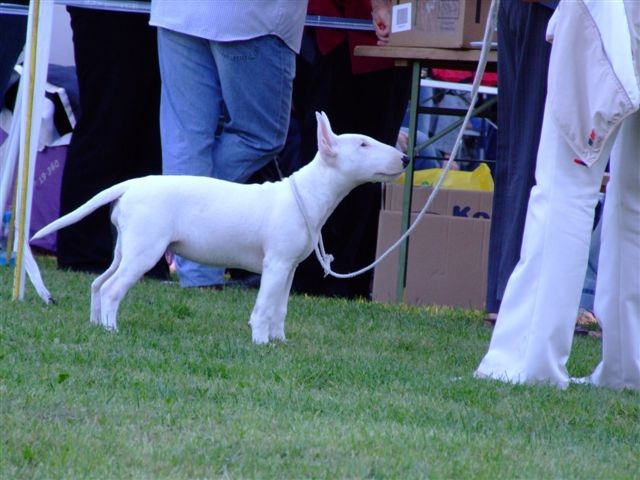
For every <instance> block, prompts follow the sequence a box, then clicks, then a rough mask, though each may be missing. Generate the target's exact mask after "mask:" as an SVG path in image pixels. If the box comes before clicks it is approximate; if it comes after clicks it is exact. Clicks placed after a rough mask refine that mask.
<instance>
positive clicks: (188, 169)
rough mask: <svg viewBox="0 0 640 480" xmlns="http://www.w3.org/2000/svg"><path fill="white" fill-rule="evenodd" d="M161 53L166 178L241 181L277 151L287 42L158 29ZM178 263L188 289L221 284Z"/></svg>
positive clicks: (214, 271) (287, 105)
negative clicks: (222, 39) (213, 37)
mask: <svg viewBox="0 0 640 480" xmlns="http://www.w3.org/2000/svg"><path fill="white" fill-rule="evenodd" d="M158 52H159V56H160V74H161V77H162V96H161V102H160V129H161V132H162V156H163V159H162V160H163V173H164V174H166V175H200V176H209V177H215V178H220V179H224V180H229V181H233V182H239V183H243V182H245V181H246V180H247V179H248V178H249V177H250V176H251V175H252V174H253V173H254V172H256V171H257V170H259V169H260V168H262V167H263V166H264V165H266V164H267V163H268V162H269V161H271V160H272V159H273V158H274V157H275V156H276V155H277V154H278V152H279V151H280V150H281V149H282V147H283V146H284V143H285V139H286V136H287V129H288V127H289V118H290V109H291V91H292V85H293V77H294V75H295V53H294V52H293V50H291V49H290V48H288V47H287V46H286V44H285V43H284V42H283V41H282V40H280V39H279V38H278V37H276V36H274V35H266V36H262V37H258V38H253V39H249V40H244V41H237V42H214V41H209V40H206V39H202V38H198V37H194V36H191V35H185V34H182V33H177V32H174V31H171V30H166V29H163V28H158ZM221 118H222V122H220V119H221ZM176 264H177V269H178V276H179V278H180V284H181V285H182V286H183V287H191V286H202V285H218V284H221V283H223V281H224V269H222V268H217V267H209V266H204V265H200V264H197V263H194V262H191V261H189V260H186V259H183V258H177V259H176Z"/></svg>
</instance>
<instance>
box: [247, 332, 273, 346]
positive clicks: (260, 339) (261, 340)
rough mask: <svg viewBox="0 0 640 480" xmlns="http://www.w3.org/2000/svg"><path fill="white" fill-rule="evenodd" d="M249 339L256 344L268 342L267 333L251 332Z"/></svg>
mask: <svg viewBox="0 0 640 480" xmlns="http://www.w3.org/2000/svg"><path fill="white" fill-rule="evenodd" d="M251 341H253V343H255V344H256V345H266V344H267V343H269V337H268V336H267V335H256V334H255V333H253V334H251Z"/></svg>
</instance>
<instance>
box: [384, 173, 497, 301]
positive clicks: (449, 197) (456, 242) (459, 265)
mask: <svg viewBox="0 0 640 480" xmlns="http://www.w3.org/2000/svg"><path fill="white" fill-rule="evenodd" d="M385 190H386V191H385V205H384V209H383V210H382V211H381V212H380V222H379V225H378V242H377V252H376V254H377V256H379V255H381V254H382V252H384V251H386V249H387V248H388V247H389V246H390V245H391V244H393V243H394V242H395V241H396V240H397V239H398V237H399V235H400V221H401V217H402V212H401V206H402V191H403V186H402V185H387V186H386V188H385ZM430 191H431V188H430V187H419V186H416V187H414V188H413V202H412V212H414V213H412V218H411V220H412V221H413V220H414V219H415V218H416V213H415V212H418V211H420V209H421V208H422V206H423V205H424V203H425V201H426V199H427V197H428V195H429V193H430ZM492 197H493V194H492V193H491V192H474V191H468V190H440V192H439V193H438V196H437V197H436V199H435V202H434V204H433V205H432V208H431V213H428V214H426V215H425V216H424V217H423V218H422V220H421V221H420V223H419V224H418V226H417V228H416V229H415V230H414V232H413V233H412V234H411V237H410V238H409V254H408V262H407V285H406V288H405V296H404V302H405V303H409V304H429V305H448V306H452V307H462V308H476V309H483V308H484V306H485V292H486V274H487V258H488V252H489V228H490V224H491V223H490V220H489V217H490V216H491V202H492ZM398 257H399V253H398V250H396V251H394V252H393V253H392V254H390V255H389V256H388V257H387V258H386V259H385V260H383V261H382V262H381V263H380V264H379V265H378V266H377V267H376V269H375V272H374V278H373V300H375V301H381V302H392V301H395V299H396V280H397V273H398Z"/></svg>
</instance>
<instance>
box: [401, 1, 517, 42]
mask: <svg viewBox="0 0 640 480" xmlns="http://www.w3.org/2000/svg"><path fill="white" fill-rule="evenodd" d="M509 1H514V0H509ZM517 1H521V0H517ZM394 3H395V5H394V6H393V12H392V13H393V15H392V21H391V34H390V35H389V45H393V46H403V47H434V48H469V47H471V42H478V41H482V38H483V37H484V29H485V25H486V22H487V17H488V13H489V7H490V6H491V0H395V1H394Z"/></svg>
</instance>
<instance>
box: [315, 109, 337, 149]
mask: <svg viewBox="0 0 640 480" xmlns="http://www.w3.org/2000/svg"><path fill="white" fill-rule="evenodd" d="M316 120H318V151H319V152H320V155H322V156H323V157H325V158H335V156H336V151H335V147H336V136H335V134H334V133H333V132H332V131H331V125H330V124H329V118H328V117H327V115H326V114H325V113H324V112H321V113H318V112H316Z"/></svg>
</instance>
